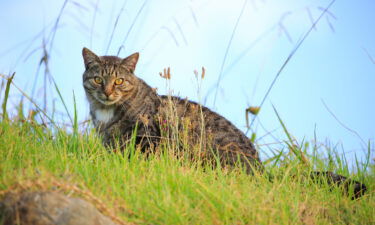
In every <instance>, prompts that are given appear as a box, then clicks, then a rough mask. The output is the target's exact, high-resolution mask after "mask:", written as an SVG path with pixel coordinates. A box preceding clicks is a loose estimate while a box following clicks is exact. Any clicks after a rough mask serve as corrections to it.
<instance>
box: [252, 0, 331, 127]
mask: <svg viewBox="0 0 375 225" xmlns="http://www.w3.org/2000/svg"><path fill="white" fill-rule="evenodd" d="M335 1H336V0H333V1H331V3H330V4H329V5H328V6H327V7H326V8H325V10H324V11H323V12H322V13H321V14H320V16H319V17H318V19H316V20H315V22H314V23H313V24H312V25H311V26H310V29H309V30H308V31H307V32H306V33H305V35H304V36H303V37H302V39H301V40H300V41H299V42H298V43H297V45H296V47H295V48H294V49H293V50H292V52H291V53H290V54H289V56H288V58H287V59H286V60H285V62H284V64H283V65H282V66H281V67H280V69H279V71H278V72H277V73H276V75H275V78H274V79H273V80H272V82H271V85H270V87H269V88H268V90H267V92H266V94H265V95H264V97H263V99H262V101H261V103H260V104H259V105H258V107H259V108H262V106H263V104H264V102H265V101H266V99H267V97H268V95H269V94H270V92H271V90H272V88H273V86H274V85H275V83H276V80H277V78H279V76H280V74H281V72H282V71H283V70H284V68H285V66H286V65H287V64H288V63H289V61H290V59H291V58H292V57H293V56H294V54H295V53H296V52H297V50H298V49H299V48H300V47H301V45H302V43H303V42H304V41H305V40H306V38H307V37H308V36H309V35H310V33H311V31H313V30H314V28H315V26H316V25H317V24H318V22H319V21H320V20H321V18H322V17H323V16H324V15H325V14H326V12H327V11H328V9H329V8H330V7H331V6H332V5H333V3H335ZM255 118H256V117H253V119H252V120H251V123H250V127H252V125H253V123H254V120H255Z"/></svg>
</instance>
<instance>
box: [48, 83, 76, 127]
mask: <svg viewBox="0 0 375 225" xmlns="http://www.w3.org/2000/svg"><path fill="white" fill-rule="evenodd" d="M52 82H53V85H54V86H55V89H56V92H57V94H58V95H59V98H60V100H61V102H62V104H63V106H64V109H65V111H66V113H67V114H68V117H69V119H70V122H71V123H72V124H73V125H74V122H73V119H72V116H71V115H70V113H69V110H68V107H67V106H66V103H65V101H64V98H63V97H62V95H61V92H60V89H59V87H58V86H57V84H56V82H55V79H52ZM73 95H74V92H73ZM74 103H75V99H74ZM74 107H75V105H74ZM74 113H75V112H74Z"/></svg>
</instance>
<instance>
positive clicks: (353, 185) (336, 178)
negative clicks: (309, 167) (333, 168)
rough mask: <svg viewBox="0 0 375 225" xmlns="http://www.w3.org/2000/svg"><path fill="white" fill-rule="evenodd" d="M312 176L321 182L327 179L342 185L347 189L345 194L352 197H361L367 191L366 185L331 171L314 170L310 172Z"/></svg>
mask: <svg viewBox="0 0 375 225" xmlns="http://www.w3.org/2000/svg"><path fill="white" fill-rule="evenodd" d="M310 178H311V179H313V180H314V181H318V182H320V183H321V182H324V180H326V182H327V183H328V184H331V185H336V186H338V187H342V188H343V189H344V191H345V194H347V195H351V196H352V199H356V198H359V197H361V196H362V195H364V194H365V192H366V191H367V187H366V185H364V184H362V183H360V182H358V181H355V180H352V179H349V178H347V177H344V176H341V175H338V174H335V173H332V172H329V171H324V172H319V171H314V172H312V173H311V174H310ZM351 191H353V193H350V192H351Z"/></svg>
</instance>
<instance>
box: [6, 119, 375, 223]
mask: <svg viewBox="0 0 375 225" xmlns="http://www.w3.org/2000/svg"><path fill="white" fill-rule="evenodd" d="M128 150H129V151H131V150H132V148H129V149H128ZM143 157H144V156H143V155H139V154H137V153H135V156H134V157H131V159H128V158H127V157H124V156H122V154H119V153H108V152H107V151H106V150H105V149H104V148H103V147H102V146H101V144H100V140H99V139H98V138H95V137H94V135H83V136H82V135H68V134H67V133H66V132H63V131H62V132H60V133H59V134H56V135H54V136H53V137H52V136H51V135H49V134H48V131H46V130H45V129H43V128H42V127H40V126H37V125H32V124H31V123H18V122H13V123H10V122H0V191H2V190H7V189H13V190H20V189H35V190H37V189H56V187H57V186H59V187H58V188H57V190H59V191H63V192H66V193H68V194H73V195H76V196H81V197H84V198H86V199H89V200H90V201H92V202H93V203H95V204H96V205H97V206H98V207H99V208H101V209H102V210H105V208H104V207H103V205H101V203H100V202H99V201H97V200H95V199H93V197H92V196H91V195H90V194H89V193H93V194H94V195H95V196H96V197H97V198H98V199H100V200H101V201H102V202H103V204H104V205H106V208H107V209H109V211H106V212H105V214H107V215H108V214H111V213H113V214H116V215H117V216H118V217H119V218H121V220H122V221H125V222H133V223H140V224H301V223H306V224H328V223H331V224H371V223H372V224H374V222H375V201H374V199H375V197H374V194H373V191H372V190H374V188H375V179H374V167H373V166H374V165H373V163H372V165H371V166H370V169H368V172H367V173H362V177H361V178H360V179H362V180H363V181H364V182H365V183H366V184H367V186H368V188H369V190H370V194H369V195H367V196H364V197H362V198H360V199H359V200H356V201H352V200H350V199H349V198H347V197H345V196H343V195H342V194H341V193H340V190H339V189H338V188H334V189H333V191H329V188H328V187H327V186H326V185H317V184H313V183H310V182H308V181H306V180H305V181H303V176H302V175H298V174H299V173H298V171H302V170H303V168H302V166H300V164H299V163H298V161H297V160H291V161H285V160H284V162H288V163H278V166H275V167H272V168H271V166H268V170H270V171H271V172H272V173H276V171H279V172H280V176H276V177H277V178H275V180H274V182H273V183H271V182H269V181H268V179H267V178H266V177H265V176H255V177H249V176H248V175H246V174H244V173H243V172H241V171H239V170H238V171H232V172H227V171H223V170H220V169H216V170H214V169H210V168H202V167H200V166H194V165H192V163H189V162H187V161H184V160H177V159H175V158H174V157H172V156H168V154H164V155H153V156H151V157H149V158H148V159H147V160H146V159H144V158H143ZM286 164H288V165H286ZM316 164H317V165H318V164H319V165H320V167H324V165H322V163H321V162H320V163H316ZM269 165H270V164H269ZM331 167H332V165H331ZM362 172H363V171H362ZM341 173H345V170H344V171H341ZM290 174H297V175H295V176H293V177H294V178H291V177H292V176H290ZM344 175H347V174H344ZM357 178H358V177H357ZM292 179H293V180H292ZM296 180H300V181H296ZM73 185H74V186H73ZM77 188H78V189H77Z"/></svg>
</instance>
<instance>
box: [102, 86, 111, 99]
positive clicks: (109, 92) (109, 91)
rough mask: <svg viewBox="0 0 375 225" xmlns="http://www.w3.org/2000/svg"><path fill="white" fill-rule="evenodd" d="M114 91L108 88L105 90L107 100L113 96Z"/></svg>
mask: <svg viewBox="0 0 375 225" xmlns="http://www.w3.org/2000/svg"><path fill="white" fill-rule="evenodd" d="M112 92H113V91H112V90H111V89H110V88H106V89H104V94H105V96H107V98H108V97H109V96H110V95H111V94H112Z"/></svg>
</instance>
